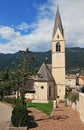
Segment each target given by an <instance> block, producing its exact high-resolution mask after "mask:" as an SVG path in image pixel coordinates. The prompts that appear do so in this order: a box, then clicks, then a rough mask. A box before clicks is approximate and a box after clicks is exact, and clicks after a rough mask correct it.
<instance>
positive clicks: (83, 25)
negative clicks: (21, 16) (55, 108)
mask: <svg viewBox="0 0 84 130" xmlns="http://www.w3.org/2000/svg"><path fill="white" fill-rule="evenodd" d="M57 4H59V9H60V14H61V18H62V22H63V27H64V32H65V39H66V44H67V46H79V47H84V13H83V12H84V1H83V0H80V1H79V0H76V1H75V0H70V1H67V0H53V1H51V0H48V1H47V2H46V3H45V4H43V5H40V6H37V7H38V15H37V19H36V20H35V23H31V24H30V25H29V24H28V23H25V22H22V23H21V24H20V25H17V27H15V29H14V27H8V26H1V27H0V52H4V53H13V52H16V51H19V50H24V49H26V48H27V47H28V48H30V50H32V51H46V50H48V49H51V41H52V31H53V26H54V19H55V13H56V7H57V6H56V5H57ZM16 28H17V30H18V31H16ZM29 29H32V31H30V30H29ZM20 30H21V31H23V30H24V32H28V31H29V32H30V33H29V32H28V33H26V34H21V32H20ZM1 39H4V40H7V42H6V44H2V40H1Z"/></svg>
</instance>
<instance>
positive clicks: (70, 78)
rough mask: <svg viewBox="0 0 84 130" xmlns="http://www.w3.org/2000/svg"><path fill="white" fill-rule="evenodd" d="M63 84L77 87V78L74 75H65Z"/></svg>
mask: <svg viewBox="0 0 84 130" xmlns="http://www.w3.org/2000/svg"><path fill="white" fill-rule="evenodd" d="M65 84H66V87H67V88H71V89H76V88H77V78H76V75H66V76H65Z"/></svg>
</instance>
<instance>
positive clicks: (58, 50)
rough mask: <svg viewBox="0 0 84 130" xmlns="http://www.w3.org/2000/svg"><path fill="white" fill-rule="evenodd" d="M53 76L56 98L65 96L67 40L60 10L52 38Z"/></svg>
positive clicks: (61, 98)
mask: <svg viewBox="0 0 84 130" xmlns="http://www.w3.org/2000/svg"><path fill="white" fill-rule="evenodd" d="M52 75H53V78H54V80H55V97H56V96H59V99H60V100H63V99H64V96H65V39H64V30H63V26H62V21H61V17H60V12H59V8H58V7H57V13H56V18H55V24H54V30H53V37H52Z"/></svg>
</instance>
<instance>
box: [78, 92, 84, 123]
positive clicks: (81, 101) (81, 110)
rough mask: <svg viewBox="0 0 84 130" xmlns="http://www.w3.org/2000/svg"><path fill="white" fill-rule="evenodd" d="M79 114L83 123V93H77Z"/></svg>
mask: <svg viewBox="0 0 84 130" xmlns="http://www.w3.org/2000/svg"><path fill="white" fill-rule="evenodd" d="M79 114H80V119H81V121H82V122H83V123H84V93H80V94H79Z"/></svg>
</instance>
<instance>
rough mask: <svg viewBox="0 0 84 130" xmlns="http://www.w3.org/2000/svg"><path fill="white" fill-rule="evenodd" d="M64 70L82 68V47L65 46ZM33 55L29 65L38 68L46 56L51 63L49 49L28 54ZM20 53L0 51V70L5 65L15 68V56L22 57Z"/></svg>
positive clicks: (83, 59)
mask: <svg viewBox="0 0 84 130" xmlns="http://www.w3.org/2000/svg"><path fill="white" fill-rule="evenodd" d="M65 52H66V71H68V72H69V71H71V70H76V71H79V70H80V69H81V70H84V48H79V47H75V48H66V50H65ZM31 55H33V56H35V57H36V60H35V62H33V63H32V62H31V64H30V67H31V68H36V69H38V68H39V67H40V66H41V64H42V63H43V62H45V59H46V57H47V58H48V63H51V51H50V50H49V51H46V52H32V53H31V54H30V55H29V56H31ZM22 56H23V55H22V54H21V53H19V52H17V53H14V54H3V53H0V70H4V69H5V68H6V67H7V66H8V67H9V68H10V69H11V70H13V69H14V68H15V63H16V57H18V58H19V59H20V60H21V58H22ZM16 66H19V62H17V64H16Z"/></svg>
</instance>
